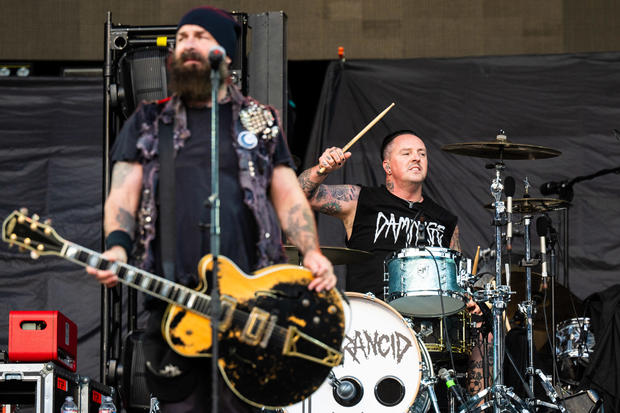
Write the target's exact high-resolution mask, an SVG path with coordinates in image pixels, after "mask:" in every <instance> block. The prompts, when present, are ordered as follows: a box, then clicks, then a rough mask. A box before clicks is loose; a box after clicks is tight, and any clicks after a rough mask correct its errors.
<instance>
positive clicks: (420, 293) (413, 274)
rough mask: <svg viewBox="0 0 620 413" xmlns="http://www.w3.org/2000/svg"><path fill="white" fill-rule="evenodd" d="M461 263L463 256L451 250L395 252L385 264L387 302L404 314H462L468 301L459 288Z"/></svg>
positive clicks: (432, 315)
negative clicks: (460, 312)
mask: <svg viewBox="0 0 620 413" xmlns="http://www.w3.org/2000/svg"><path fill="white" fill-rule="evenodd" d="M461 262H462V260H461V254H460V253H459V252H457V251H453V250H450V249H447V248H437V247H427V248H424V249H423V250H420V249H419V248H405V249H402V250H400V251H397V252H395V253H394V254H392V255H391V256H390V257H388V259H387V260H386V261H385V263H384V267H385V280H386V281H388V294H387V297H386V301H387V302H389V303H390V305H391V306H392V307H394V308H395V309H396V310H398V311H399V312H401V313H402V314H406V315H411V316H417V317H440V316H442V313H443V315H450V314H454V313H457V312H459V311H461V310H462V309H463V308H464V307H465V303H466V302H467V300H466V298H465V290H463V288H462V287H461V286H460V285H459V277H460V273H461V270H462V268H461V266H462V265H461ZM463 265H464V264H463ZM463 270H464V269H463ZM442 304H443V312H442Z"/></svg>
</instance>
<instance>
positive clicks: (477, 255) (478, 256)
mask: <svg viewBox="0 0 620 413" xmlns="http://www.w3.org/2000/svg"><path fill="white" fill-rule="evenodd" d="M479 258H480V245H478V249H476V257H475V258H474V266H473V267H472V269H471V273H472V275H476V272H477V271H478V259H479Z"/></svg>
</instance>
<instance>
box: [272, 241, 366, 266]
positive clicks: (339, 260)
mask: <svg viewBox="0 0 620 413" xmlns="http://www.w3.org/2000/svg"><path fill="white" fill-rule="evenodd" d="M284 251H285V252H286V257H287V258H288V262H289V264H295V265H297V264H299V263H300V262H301V258H303V257H300V254H299V250H298V249H297V247H295V246H294V245H285V246H284ZM321 252H322V253H323V255H325V257H327V259H328V260H330V261H331V263H332V264H333V265H340V264H352V263H354V262H360V261H365V260H368V259H370V258H371V257H372V254H371V253H369V252H366V251H362V250H355V249H351V248H345V247H321Z"/></svg>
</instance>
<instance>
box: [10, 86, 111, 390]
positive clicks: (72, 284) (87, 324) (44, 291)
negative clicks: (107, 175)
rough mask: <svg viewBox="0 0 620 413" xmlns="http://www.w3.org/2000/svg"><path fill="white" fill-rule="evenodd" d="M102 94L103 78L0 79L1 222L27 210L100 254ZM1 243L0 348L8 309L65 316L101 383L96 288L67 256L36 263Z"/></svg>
mask: <svg viewBox="0 0 620 413" xmlns="http://www.w3.org/2000/svg"><path fill="white" fill-rule="evenodd" d="M102 91H103V85H102V81H101V80H100V79H96V80H90V79H89V80H79V79H58V78H29V79H3V80H0V188H2V196H1V197H0V215H1V219H4V218H5V217H6V216H7V215H8V214H9V213H10V212H11V211H12V210H14V209H18V208H20V207H27V208H28V209H29V211H30V213H37V214H38V215H40V216H41V219H45V218H51V219H52V225H53V227H54V228H55V229H56V230H57V231H58V233H59V235H60V236H62V237H64V238H66V239H68V240H71V241H73V242H76V243H79V244H81V245H83V246H85V247H87V248H91V249H94V250H97V251H98V250H100V248H101V203H102V194H103V191H102V159H103V144H102V142H103V133H102V125H103V121H102V114H103V106H102V104H103V98H102V96H103V95H102ZM0 244H1V245H0V297H1V298H0V346H1V347H4V348H6V347H7V343H8V324H9V311H15V310H19V311H26V310H28V311H30V310H58V311H61V312H62V313H63V314H64V315H65V316H67V317H69V318H70V319H71V320H73V321H74V322H75V323H76V324H77V326H78V344H79V346H78V364H77V368H78V372H79V373H80V374H83V375H88V376H90V377H93V378H95V379H96V380H99V327H100V304H99V303H100V296H101V287H100V285H99V283H97V282H96V281H95V280H94V279H93V278H92V277H90V276H89V275H88V274H86V272H85V271H84V269H83V268H82V267H80V266H78V265H76V264H73V263H71V262H68V261H65V260H63V259H62V258H58V257H41V258H39V259H38V260H36V261H34V260H32V259H30V256H29V254H27V253H20V252H19V251H18V250H17V248H16V247H13V248H12V249H9V248H8V246H7V244H5V243H0Z"/></svg>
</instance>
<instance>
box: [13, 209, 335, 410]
mask: <svg viewBox="0 0 620 413" xmlns="http://www.w3.org/2000/svg"><path fill="white" fill-rule="evenodd" d="M26 214H27V211H23V210H22V211H21V212H18V211H14V212H13V213H11V215H9V216H8V217H7V219H6V220H5V221H4V224H3V225H2V239H3V240H4V241H5V242H8V243H9V244H11V245H12V244H15V245H18V246H19V247H22V248H25V249H28V250H30V251H31V255H33V258H37V257H38V255H58V256H61V257H63V258H65V259H67V260H70V261H73V262H76V263H78V264H81V265H84V266H91V267H95V268H99V269H109V270H112V271H113V272H114V273H115V274H116V275H117V276H118V278H119V281H120V282H122V283H123V284H126V285H128V286H130V287H132V288H136V289H138V290H140V291H143V292H145V293H148V294H150V295H153V296H155V297H158V298H160V299H162V300H165V301H167V302H169V303H170V306H169V307H168V310H167V312H166V315H165V318H164V321H163V324H162V325H163V326H164V328H163V331H164V336H165V339H166V340H167V342H168V344H169V345H170V346H171V347H172V348H173V349H174V350H175V351H176V352H178V353H179V354H181V355H183V356H186V357H207V356H210V349H211V342H212V332H211V323H210V318H211V314H212V307H211V297H209V296H208V295H207V294H205V291H206V288H207V282H206V280H207V274H208V272H209V271H210V270H211V269H212V267H213V257H212V256H211V255H206V256H205V257H203V258H202V259H201V260H200V263H199V265H198V273H199V274H200V279H201V283H200V286H199V287H198V288H197V289H196V290H193V289H191V288H187V287H184V286H182V285H180V284H177V283H174V282H171V281H168V280H167V279H165V278H162V277H158V276H156V275H153V274H150V273H148V272H146V271H142V270H140V269H138V268H135V267H132V266H130V265H126V264H122V263H116V262H110V261H107V260H106V259H105V258H103V257H102V256H101V254H99V253H97V252H95V251H91V250H89V249H87V248H84V247H81V246H79V245H76V244H74V243H72V242H69V241H66V240H64V239H63V238H61V237H60V236H58V234H57V233H56V231H54V229H53V228H52V227H51V226H50V225H48V224H46V223H40V222H39V220H38V217H36V216H33V217H32V218H30V217H28V216H27V215H26ZM312 278H313V277H312V274H311V273H310V271H309V270H307V269H306V268H303V267H298V266H294V265H287V264H280V265H273V266H270V267H266V268H263V269H261V270H259V271H256V272H255V273H254V274H253V275H252V276H248V275H246V274H244V273H243V272H242V271H241V270H240V269H239V268H238V267H237V266H236V265H235V264H234V263H233V262H232V261H230V260H229V259H228V258H226V257H223V256H220V257H219V258H218V280H219V285H220V294H221V304H222V311H221V316H220V319H219V323H220V324H219V330H220V333H219V337H220V353H219V360H218V363H219V368H220V372H221V374H222V376H223V378H224V380H225V381H226V383H227V385H228V386H229V387H230V389H231V390H232V391H233V392H234V393H235V394H236V395H237V396H239V397H240V398H241V399H242V400H244V401H246V402H247V403H249V404H252V405H254V406H257V407H263V406H264V407H268V408H278V407H282V406H287V405H290V404H293V403H297V402H299V401H301V400H303V399H305V398H306V397H308V396H309V395H310V394H312V393H313V392H314V391H315V390H316V389H318V388H319V386H320V385H321V384H322V383H323V381H324V380H325V379H326V377H327V375H328V374H329V372H330V371H331V369H332V367H334V366H336V365H338V364H340V362H341V360H342V353H341V352H340V351H339V349H340V347H341V343H342V340H343V337H344V312H343V308H342V298H341V296H340V294H339V293H338V292H337V290H336V289H332V290H330V291H321V292H320V293H317V292H316V291H310V290H308V288H307V287H308V284H309V283H310V281H311V280H312Z"/></svg>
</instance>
